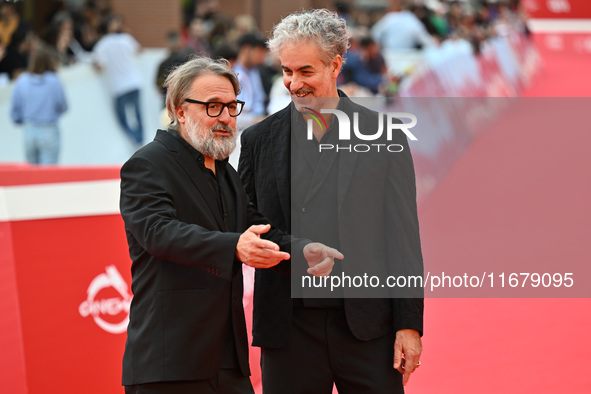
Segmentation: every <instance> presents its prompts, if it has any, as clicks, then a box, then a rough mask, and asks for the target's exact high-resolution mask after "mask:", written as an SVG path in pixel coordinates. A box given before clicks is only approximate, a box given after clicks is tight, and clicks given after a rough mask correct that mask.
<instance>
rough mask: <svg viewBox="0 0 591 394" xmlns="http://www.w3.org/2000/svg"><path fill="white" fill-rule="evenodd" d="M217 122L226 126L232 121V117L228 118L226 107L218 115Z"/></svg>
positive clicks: (228, 113) (228, 110)
mask: <svg viewBox="0 0 591 394" xmlns="http://www.w3.org/2000/svg"><path fill="white" fill-rule="evenodd" d="M218 120H219V121H220V122H221V123H225V124H228V123H230V122H231V121H232V117H231V116H230V109H229V108H228V107H227V106H226V107H224V109H222V113H221V114H219V116H218Z"/></svg>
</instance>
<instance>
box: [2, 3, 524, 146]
mask: <svg viewBox="0 0 591 394" xmlns="http://www.w3.org/2000/svg"><path fill="white" fill-rule="evenodd" d="M387 3H388V4H389V6H388V7H387V8H385V7H384V6H382V7H373V8H368V7H367V6H366V7H357V6H355V5H354V4H358V3H357V2H353V1H336V2H334V3H333V4H332V9H333V10H334V11H336V12H338V13H339V15H340V16H341V17H342V18H344V19H345V20H346V21H347V24H348V25H349V27H350V28H351V31H352V37H351V42H350V49H349V51H348V53H347V54H346V58H345V64H344V67H343V70H342V73H341V75H340V79H339V86H340V87H341V89H343V90H344V91H345V92H346V93H348V94H350V95H357V96H364V95H384V96H394V95H396V93H397V90H398V87H399V85H400V82H401V79H403V78H405V77H406V76H408V74H409V72H411V70H404V71H403V72H400V70H396V68H394V67H392V64H391V63H392V60H391V59H392V58H391V57H389V55H391V54H396V53H420V52H421V51H425V50H428V49H429V48H438V47H441V46H443V45H445V43H446V42H452V41H464V42H465V43H468V45H469V46H470V48H471V50H472V52H473V53H474V55H476V56H478V55H479V54H480V52H481V48H482V46H483V45H484V43H485V42H486V41H487V40H489V39H490V38H492V37H497V36H503V35H507V34H510V33H511V32H514V31H518V32H520V33H523V34H525V35H526V36H527V35H529V31H528V29H527V24H526V16H525V15H524V13H523V12H522V10H521V5H520V0H462V1H459V0H392V1H390V2H387ZM52 4H54V5H53V8H52V9H51V10H50V12H49V13H48V15H46V16H45V27H44V28H43V29H42V32H41V33H39V32H37V33H35V32H34V31H33V29H31V27H30V26H29V24H28V23H27V21H26V20H24V18H22V16H21V14H20V10H19V6H20V5H21V3H20V2H18V1H15V0H1V2H0V86H2V84H3V82H4V84H6V83H8V82H9V81H10V80H13V81H14V80H16V79H17V77H18V75H19V74H20V73H22V72H23V71H26V70H27V68H29V69H30V66H31V59H32V58H33V54H34V52H35V50H36V48H39V47H43V49H44V50H46V51H48V52H50V53H51V55H52V58H53V60H54V62H55V63H56V65H57V66H58V67H60V66H69V65H71V64H74V63H80V62H83V63H89V64H93V65H94V66H95V68H96V69H97V70H99V71H101V72H104V74H105V75H106V76H107V79H109V78H110V80H111V82H110V83H109V84H108V85H113V86H112V88H111V93H112V95H113V98H114V100H115V107H116V111H117V117H118V120H119V121H120V124H121V127H122V129H123V130H124V131H126V132H127V133H128V134H129V135H130V136H131V137H132V138H133V139H134V140H135V141H136V142H137V143H139V144H141V143H142V130H141V116H140V110H139V86H140V82H141V81H139V80H138V78H140V77H139V73H137V72H135V71H134V70H133V64H132V58H133V56H134V55H136V54H137V53H139V50H140V49H141V47H140V45H139V43H138V42H137V41H135V39H134V38H133V36H132V35H131V34H130V32H129V31H128V30H127V28H126V26H125V21H124V19H122V18H121V17H119V16H117V15H114V14H113V13H112V10H111V9H110V6H109V4H110V2H109V1H108V0H87V1H85V2H84V3H83V4H82V6H81V7H80V8H79V9H70V8H69V7H68V6H67V5H66V3H65V2H62V1H55V2H53V3H52ZM180 4H181V6H182V7H183V24H182V25H183V26H182V28H180V29H178V30H174V31H170V32H169V33H168V34H167V36H166V42H167V47H168V48H167V55H166V58H165V59H164V60H163V61H162V63H161V64H160V65H159V67H158V71H157V75H155V76H154V85H155V87H156V89H158V90H159V91H161V92H162V94H163V97H164V95H165V90H164V87H163V83H164V81H165V79H166V76H167V75H168V73H169V71H170V70H171V69H172V68H174V66H176V65H178V64H180V63H182V62H184V61H186V60H187V59H189V58H190V57H191V56H194V55H195V54H198V55H208V56H212V57H223V58H225V59H227V60H228V61H230V63H231V64H232V67H233V68H234V70H235V71H236V72H237V73H238V76H239V79H240V83H241V85H242V93H241V95H240V96H239V99H240V100H244V101H245V102H246V105H245V107H244V110H243V112H242V114H241V116H240V122H239V128H240V129H243V128H244V127H246V126H248V125H250V124H253V123H255V122H257V121H258V120H260V119H262V118H263V117H264V116H266V115H267V114H269V113H272V112H275V111H276V110H278V109H280V108H282V107H283V106H285V104H286V103H287V102H289V96H288V95H287V92H286V90H285V88H284V87H283V85H282V81H281V78H280V77H281V67H280V64H279V62H278V60H277V59H275V58H273V57H272V55H271V54H270V53H269V52H268V50H267V48H266V36H265V34H264V32H262V31H261V30H260V28H259V26H258V25H257V22H256V20H255V18H254V17H253V16H251V15H238V16H235V17H230V16H229V15H228V14H227V13H226V12H225V11H224V10H223V9H221V7H220V2H219V1H218V0H183V1H181V2H180ZM359 4H361V3H359ZM37 31H39V29H37ZM123 36H125V37H123ZM119 53H125V54H126V55H125V56H119V55H118V54H119ZM389 63H390V64H389ZM121 70H125V71H124V72H125V73H126V74H125V75H126V76H125V77H122V76H121V75H122V71H121ZM109 75H111V77H109ZM122 81H123V82H122ZM130 81H132V82H133V83H132V85H133V86H131V85H130V86H127V85H129V84H130ZM121 83H123V84H124V85H125V86H124V88H121V87H119V88H117V85H118V84H119V85H120V84H121ZM127 105H132V106H134V107H135V115H136V116H135V117H136V119H135V120H133V119H132V120H129V119H125V115H123V114H124V113H125V112H126V111H124V110H123V107H124V106H127ZM162 107H163V108H164V102H163V103H162ZM127 112H129V111H127ZM163 119H165V115H164V118H163Z"/></svg>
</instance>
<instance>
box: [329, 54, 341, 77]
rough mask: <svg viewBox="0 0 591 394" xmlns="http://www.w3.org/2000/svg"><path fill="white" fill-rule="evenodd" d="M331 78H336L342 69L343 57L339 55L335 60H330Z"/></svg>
mask: <svg viewBox="0 0 591 394" xmlns="http://www.w3.org/2000/svg"><path fill="white" fill-rule="evenodd" d="M331 66H332V69H331V71H332V77H333V78H335V79H336V78H337V77H338V76H339V74H340V73H341V68H342V67H343V57H342V56H341V55H336V56H335V58H334V59H333V60H332V65H331Z"/></svg>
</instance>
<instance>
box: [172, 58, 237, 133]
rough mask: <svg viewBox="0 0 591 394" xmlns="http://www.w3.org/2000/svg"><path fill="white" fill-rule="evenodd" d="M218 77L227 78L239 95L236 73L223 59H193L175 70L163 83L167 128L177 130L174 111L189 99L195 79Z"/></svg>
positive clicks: (177, 122) (176, 119) (177, 125)
mask: <svg viewBox="0 0 591 394" xmlns="http://www.w3.org/2000/svg"><path fill="white" fill-rule="evenodd" d="M208 74H211V75H220V76H222V77H226V78H228V80H229V81H230V82H231V83H232V87H233V88H234V93H235V94H236V95H238V94H239V93H240V82H238V77H237V76H236V73H235V72H234V71H233V70H232V67H231V66H230V62H228V61H227V60H225V59H221V58H220V59H211V58H209V57H194V58H193V59H191V60H189V61H188V62H186V63H183V64H181V65H180V66H178V67H177V68H175V69H174V70H173V71H172V72H171V73H170V74H168V77H167V78H166V81H164V86H165V87H166V89H167V90H166V109H167V111H168V117H169V118H170V119H171V120H172V122H171V124H170V125H169V127H170V128H171V129H173V130H177V131H178V129H179V120H178V118H177V116H176V109H177V108H178V107H180V106H182V105H184V104H185V99H186V98H189V93H190V92H191V84H192V83H193V81H194V80H195V78H197V77H200V76H202V75H208Z"/></svg>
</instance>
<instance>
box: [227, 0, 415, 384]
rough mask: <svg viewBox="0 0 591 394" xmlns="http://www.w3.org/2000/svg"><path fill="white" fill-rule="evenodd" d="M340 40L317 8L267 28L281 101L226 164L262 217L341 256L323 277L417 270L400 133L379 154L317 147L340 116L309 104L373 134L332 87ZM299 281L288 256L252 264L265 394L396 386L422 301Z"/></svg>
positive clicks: (361, 113)
mask: <svg viewBox="0 0 591 394" xmlns="http://www.w3.org/2000/svg"><path fill="white" fill-rule="evenodd" d="M349 37H350V33H349V30H348V29H347V26H346V23H345V21H344V20H343V19H341V18H339V17H338V15H337V14H336V13H334V12H331V11H329V10H326V9H316V10H308V11H303V12H298V13H294V14H291V15H289V16H287V17H286V18H284V19H283V20H282V21H281V22H280V23H279V24H277V25H276V26H275V28H274V31H273V36H272V38H271V39H270V40H269V42H268V45H269V48H270V50H271V51H272V52H274V53H275V54H277V55H278V56H279V59H280V61H281V68H282V70H283V84H284V86H285V88H286V89H287V90H288V92H289V95H290V97H291V100H292V102H291V103H290V104H289V105H288V106H287V107H286V108H284V109H283V110H280V111H279V112H277V113H275V114H273V115H271V116H269V117H267V118H266V119H265V120H263V121H261V122H259V123H257V124H255V125H253V126H251V127H249V128H248V129H246V130H245V131H244V132H243V134H242V139H241V144H242V148H241V155H240V164H239V171H238V172H239V174H240V177H241V179H242V182H243V184H244V187H245V189H246V192H247V194H248V196H249V199H250V201H251V202H252V203H254V204H255V205H256V207H257V209H258V210H259V211H260V212H261V213H263V214H264V215H265V216H266V217H267V218H269V219H270V220H271V222H272V223H273V224H274V225H276V226H277V227H278V228H280V229H282V230H284V231H288V232H291V233H292V234H294V235H296V236H302V237H306V238H309V239H316V238H318V239H319V240H320V241H321V242H323V243H324V244H326V245H329V246H332V247H335V248H338V249H339V250H341V251H342V252H343V255H344V256H345V258H344V260H343V261H342V263H339V264H337V265H335V267H334V268H333V271H332V276H335V275H341V274H345V273H347V274H350V272H351V271H347V270H349V269H359V268H362V269H366V268H368V267H370V266H371V265H372V264H373V263H372V262H373V261H380V262H385V263H386V264H388V265H392V266H397V267H401V266H402V267H408V266H413V267H414V268H416V270H417V271H418V272H420V273H422V256H421V249H420V239H419V232H418V219H417V210H416V190H415V185H414V183H415V181H414V170H413V166H412V157H411V155H410V151H409V149H408V142H407V141H406V137H405V136H404V135H403V133H402V132H399V133H394V134H393V137H392V138H393V140H394V141H395V142H397V143H398V144H399V145H400V146H401V147H403V149H402V151H401V152H400V153H396V154H390V155H389V156H387V157H386V156H385V155H367V154H360V155H356V154H355V153H354V152H353V153H351V152H348V153H347V152H337V153H335V152H326V151H324V152H323V151H322V150H319V149H318V147H319V146H320V144H334V143H336V142H338V139H337V138H338V134H339V131H340V129H339V125H338V123H339V120H340V119H337V118H336V116H333V115H332V114H331V113H327V112H322V116H318V115H319V114H320V110H321V109H328V110H333V111H334V110H337V109H338V110H340V111H342V112H345V113H355V114H356V116H358V120H359V124H362V125H366V126H367V129H368V130H375V128H374V129H371V128H370V127H373V126H374V124H375V123H376V122H375V119H376V115H377V113H376V112H373V111H370V110H369V109H367V108H365V107H362V106H360V105H358V104H355V103H353V102H352V101H351V100H349V99H348V98H347V97H346V96H345V94H344V93H343V92H341V91H340V90H338V88H337V77H338V75H339V73H340V71H341V67H342V65H343V61H344V60H343V55H344V54H345V52H346V51H347V48H348V45H349ZM335 112H336V111H335ZM377 117H378V118H379V116H377ZM311 119H312V120H311ZM313 120H315V121H316V122H314V121H313ZM320 120H323V121H324V122H321V121H320ZM372 122H373V123H372ZM306 125H307V129H306ZM306 130H307V131H308V133H307V134H306ZM397 131H400V130H397ZM394 141H393V142H394ZM372 159H373V160H372ZM376 163H379V164H380V165H379V166H376V165H375V164H376ZM351 190H354V191H355V192H354V193H351ZM368 224H369V225H368ZM368 234H371V235H370V237H369V238H368ZM376 238H380V239H379V240H376ZM368 239H369V242H366V241H367V240H368ZM378 242H379V243H378ZM376 245H378V246H377V247H376ZM380 264H381V263H380ZM284 267H287V269H286V270H285V269H283V268H284ZM294 269H295V270H294ZM387 270H389V272H392V270H390V267H388V268H387ZM345 271H346V272H345ZM393 271H394V272H395V271H396V269H395V268H393ZM286 272H287V274H286ZM294 277H295V278H296V280H295V281H294ZM299 278H302V282H301V283H304V282H303V279H304V278H305V273H302V272H298V271H297V267H293V266H292V267H291V269H290V267H289V261H284V262H281V263H280V264H278V265H277V269H274V270H257V271H256V276H255V292H254V321H253V345H255V346H260V347H261V357H262V360H261V367H262V381H263V391H264V392H265V394H290V393H293V394H299V393H314V394H325V393H326V394H329V393H332V390H333V385H336V387H337V389H338V391H339V393H340V394H348V393H352V394H357V393H364V394H365V393H386V392H387V393H403V392H404V388H403V385H404V384H406V382H407V381H408V379H409V377H410V374H411V373H413V371H414V370H415V369H416V368H417V366H418V365H419V364H420V362H419V358H420V355H421V349H422V347H421V346H422V345H421V335H422V330H423V300H422V298H417V297H415V298H410V297H407V298H396V297H392V296H390V295H386V296H385V297H381V298H377V297H376V298H369V297H365V298H363V297H355V296H351V292H349V291H348V290H346V289H344V288H341V289H337V290H338V292H336V293H337V294H338V296H337V297H334V295H331V296H329V297H325V296H324V295H322V296H318V294H320V293H314V294H313V295H312V296H309V294H311V291H310V292H308V293H307V289H303V288H302V287H303V286H301V287H299V288H298V285H297V283H299V282H298V280H299ZM316 290H317V289H316ZM307 294H308V295H307ZM333 294H334V293H333ZM387 294H390V293H387Z"/></svg>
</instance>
